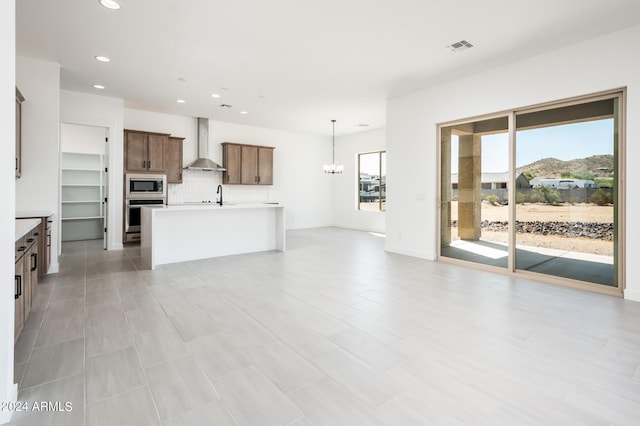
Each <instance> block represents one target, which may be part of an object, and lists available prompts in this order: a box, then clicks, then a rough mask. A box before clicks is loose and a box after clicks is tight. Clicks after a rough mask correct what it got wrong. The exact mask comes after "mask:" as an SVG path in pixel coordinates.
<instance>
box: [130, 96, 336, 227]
mask: <svg viewBox="0 0 640 426" xmlns="http://www.w3.org/2000/svg"><path fill="white" fill-rule="evenodd" d="M124 122H125V128H127V129H135V130H146V131H152V132H160V133H170V134H171V135H174V136H180V137H184V138H185V140H184V145H183V150H184V152H183V164H184V165H187V164H189V163H190V162H191V161H193V160H195V158H196V151H197V147H196V144H197V120H196V118H193V117H180V116H174V115H168V114H160V113H154V112H148V111H140V110H134V109H128V108H127V109H125V117H124ZM222 142H237V143H245V144H253V145H264V146H273V147H275V148H276V149H275V151H274V178H273V179H274V184H273V185H271V186H258V185H225V186H224V189H223V193H224V198H225V200H227V201H231V202H243V201H277V202H280V203H281V204H283V205H284V206H285V212H286V214H285V216H286V217H285V221H286V228H287V229H301V228H313V227H321V226H331V225H332V217H331V204H332V193H331V180H330V179H328V176H326V175H324V174H323V172H322V165H323V164H324V162H325V161H326V160H325V159H326V158H330V156H331V144H330V139H328V138H326V137H319V136H311V135H306V134H300V133H292V132H286V131H281V130H275V129H267V128H263V127H254V126H245V125H240V124H231V123H224V122H220V121H213V120H209V145H208V148H209V157H210V158H211V159H212V160H213V161H215V162H217V163H219V164H222V146H221V145H220V144H221V143H222ZM221 177H222V174H221V173H216V172H201V171H195V172H193V171H185V173H184V175H183V183H182V184H180V185H169V201H170V202H178V201H197V200H196V199H187V197H189V196H192V197H195V196H199V197H206V199H209V200H213V201H215V198H216V194H215V189H216V187H217V185H218V184H220V183H221ZM206 188H210V189H209V190H208V191H207V190H206ZM177 198H180V199H177Z"/></svg>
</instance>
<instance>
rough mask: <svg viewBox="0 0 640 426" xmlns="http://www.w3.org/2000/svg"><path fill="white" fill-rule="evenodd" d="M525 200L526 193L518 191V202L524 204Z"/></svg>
mask: <svg viewBox="0 0 640 426" xmlns="http://www.w3.org/2000/svg"><path fill="white" fill-rule="evenodd" d="M524 201H525V197H524V194H523V193H522V192H516V204H523V203H524Z"/></svg>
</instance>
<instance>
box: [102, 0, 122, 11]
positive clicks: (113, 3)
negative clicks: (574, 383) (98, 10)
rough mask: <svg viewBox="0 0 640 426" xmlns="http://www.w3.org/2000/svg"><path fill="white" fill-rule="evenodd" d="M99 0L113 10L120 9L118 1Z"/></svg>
mask: <svg viewBox="0 0 640 426" xmlns="http://www.w3.org/2000/svg"><path fill="white" fill-rule="evenodd" d="M99 1H100V4H101V5H103V6H104V7H106V8H107V9H111V10H118V9H120V5H119V4H118V2H116V1H114V0H99Z"/></svg>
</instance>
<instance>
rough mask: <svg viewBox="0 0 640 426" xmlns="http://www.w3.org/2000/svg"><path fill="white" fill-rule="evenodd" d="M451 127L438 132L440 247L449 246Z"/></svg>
mask: <svg viewBox="0 0 640 426" xmlns="http://www.w3.org/2000/svg"><path fill="white" fill-rule="evenodd" d="M451 189H452V187H451V127H443V128H442V129H441V130H440V247H447V246H449V245H450V244H451Z"/></svg>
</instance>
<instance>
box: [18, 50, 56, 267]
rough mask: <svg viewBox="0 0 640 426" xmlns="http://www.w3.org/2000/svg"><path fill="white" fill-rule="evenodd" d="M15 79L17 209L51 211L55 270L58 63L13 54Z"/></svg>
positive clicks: (52, 259) (52, 260)
mask: <svg viewBox="0 0 640 426" xmlns="http://www.w3.org/2000/svg"><path fill="white" fill-rule="evenodd" d="M16 81H17V85H18V88H19V89H20V92H22V95H23V96H24V98H25V101H24V102H23V104H22V176H21V177H20V179H18V180H16V208H15V209H16V210H17V211H24V210H44V211H52V212H54V214H53V224H52V226H51V253H53V255H52V256H51V265H50V267H49V273H53V272H57V271H58V256H57V254H59V253H60V251H59V244H58V241H59V236H60V221H59V218H60V215H59V204H58V193H59V189H60V185H59V171H58V169H59V167H58V165H59V158H58V150H59V123H60V89H59V86H60V66H59V65H58V64H56V63H53V62H46V61H41V60H37V59H31V58H24V57H17V58H16Z"/></svg>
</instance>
